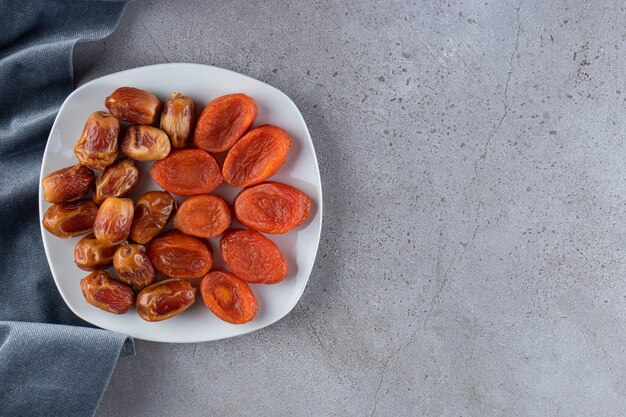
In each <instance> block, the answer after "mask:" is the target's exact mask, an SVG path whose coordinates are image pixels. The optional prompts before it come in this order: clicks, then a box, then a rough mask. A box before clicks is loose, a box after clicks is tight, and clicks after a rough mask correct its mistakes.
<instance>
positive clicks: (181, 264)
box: [148, 230, 213, 278]
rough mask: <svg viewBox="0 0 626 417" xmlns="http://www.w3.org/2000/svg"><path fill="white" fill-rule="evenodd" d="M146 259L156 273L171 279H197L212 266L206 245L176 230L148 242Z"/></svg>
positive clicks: (211, 255) (204, 242) (210, 255)
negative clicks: (147, 258) (148, 259)
mask: <svg viewBox="0 0 626 417" xmlns="http://www.w3.org/2000/svg"><path fill="white" fill-rule="evenodd" d="M148 257H149V258H150V262H152V266H154V268H155V269H156V270H157V271H159V272H160V273H162V274H163V275H165V276H168V277H171V278H199V277H201V276H203V275H204V274H206V273H207V272H209V270H210V269H211V266H212V265H213V252H212V251H211V248H210V247H209V245H208V243H207V242H206V241H203V240H200V239H198V238H197V237H193V236H189V235H186V234H184V233H182V232H179V231H178V230H173V231H171V232H168V233H165V234H164V235H161V236H158V237H156V238H155V239H154V240H153V241H152V242H150V246H149V247H148Z"/></svg>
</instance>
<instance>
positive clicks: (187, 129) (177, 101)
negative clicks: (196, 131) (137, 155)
mask: <svg viewBox="0 0 626 417" xmlns="http://www.w3.org/2000/svg"><path fill="white" fill-rule="evenodd" d="M195 123H196V105H195V104H194V102H193V100H192V99H190V98H189V97H185V96H183V95H182V94H181V93H172V95H171V96H170V98H168V99H167V101H166V102H165V105H164V106H163V113H161V129H163V130H164V131H165V133H167V136H169V137H170V141H172V147H173V148H177V149H180V148H186V147H187V146H189V145H190V144H191V139H192V135H193V128H194V125H195Z"/></svg>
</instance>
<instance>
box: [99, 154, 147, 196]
mask: <svg viewBox="0 0 626 417" xmlns="http://www.w3.org/2000/svg"><path fill="white" fill-rule="evenodd" d="M138 181H139V169H137V167H136V166H135V164H134V163H133V161H131V160H129V159H120V160H119V161H116V162H114V163H113V165H109V166H108V167H106V168H105V169H104V171H102V172H101V173H100V175H98V179H97V180H96V192H95V193H94V195H93V201H95V202H96V204H102V203H103V202H104V200H106V199H107V198H109V197H126V196H127V195H129V194H130V193H131V192H132V191H133V188H135V185H137V182H138Z"/></svg>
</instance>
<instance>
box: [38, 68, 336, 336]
mask: <svg viewBox="0 0 626 417" xmlns="http://www.w3.org/2000/svg"><path fill="white" fill-rule="evenodd" d="M163 67H196V68H203V69H204V68H210V69H211V70H214V71H218V72H219V71H223V72H226V73H229V74H231V75H235V76H237V77H244V78H247V79H249V80H252V81H254V82H257V83H261V84H264V85H265V86H267V87H269V88H271V89H272V90H274V91H275V92H276V93H278V94H279V95H281V96H283V98H285V99H286V101H287V102H288V103H289V105H291V106H293V108H294V109H295V110H296V113H297V114H298V117H299V119H300V122H302V125H303V126H304V131H305V139H306V140H307V141H308V143H309V144H310V145H311V149H312V150H313V162H314V163H315V168H316V170H315V173H314V175H315V176H316V177H317V182H318V184H319V186H318V187H316V188H318V192H319V201H318V202H317V213H318V215H319V226H318V227H317V233H316V235H317V238H316V242H315V252H314V253H313V261H312V263H311V267H310V268H309V270H308V271H307V273H306V280H305V282H304V285H302V288H301V289H300V290H299V291H297V292H298V293H297V296H293V295H292V296H291V298H290V299H291V305H289V306H288V308H287V309H286V310H285V314H283V315H282V316H280V317H278V318H276V319H273V320H272V321H270V322H268V323H267V324H265V325H264V326H262V327H259V328H257V329H248V330H245V331H242V332H241V333H238V334H236V335H232V336H219V337H213V338H211V337H209V338H202V337H200V338H197V339H194V340H187V339H185V340H182V339H168V340H163V339H160V338H152V337H138V336H133V335H131V334H128V336H130V337H133V338H134V339H138V340H146V341H150V342H158V343H204V342H213V341H218V340H224V339H231V338H235V337H239V336H243V335H246V334H249V333H253V332H256V331H259V330H262V329H265V328H266V327H269V326H271V325H273V324H274V323H276V322H278V321H280V320H282V319H283V318H285V317H286V316H287V315H289V314H290V313H291V311H292V310H293V309H294V308H295V306H296V305H297V304H298V302H299V301H300V299H301V298H302V295H303V294H304V291H305V289H306V287H307V285H308V283H309V279H310V278H311V273H312V272H313V268H314V267H315V262H316V260H317V254H318V252H319V244H320V240H321V236H322V224H323V220H324V215H323V200H324V199H323V189H322V179H321V174H320V169H319V162H318V160H317V152H316V150H315V144H314V143H313V139H312V138H311V133H310V132H309V127H308V125H307V123H306V121H305V120H304V116H303V115H302V112H301V111H300V109H299V108H298V106H296V104H295V103H294V102H293V100H292V99H291V97H289V96H288V95H287V94H285V93H284V92H283V91H281V90H280V89H278V88H276V87H274V86H273V85H270V84H268V83H266V82H264V81H261V80H258V79H256V78H253V77H250V76H248V75H245V74H241V73H239V72H236V71H232V70H229V69H226V68H221V67H217V66H214V65H206V64H197V63H189V62H168V63H161V64H153V65H145V66H140V67H134V68H128V69H125V70H122V71H117V72H112V73H110V74H106V75H103V76H101V77H98V78H94V79H93V80H90V81H88V82H86V83H85V84H83V85H81V86H80V87H78V88H76V89H75V90H73V91H72V92H71V93H70V94H69V95H68V96H67V97H66V98H65V100H63V103H62V104H61V107H59V110H58V111H57V114H56V116H55V118H54V122H53V124H52V127H51V128H50V131H49V133H48V139H47V140H46V146H45V149H44V152H43V155H42V157H41V168H40V171H39V184H38V185H39V192H38V206H39V229H40V231H41V241H42V243H43V246H44V253H45V255H46V260H47V261H48V268H49V269H50V273H51V275H52V278H53V280H54V284H55V285H56V288H57V291H58V292H59V293H60V294H61V298H62V299H63V302H64V303H65V305H66V306H67V307H68V308H69V309H70V310H71V311H72V313H74V314H75V315H76V316H77V317H78V318H80V319H81V320H83V321H85V322H86V323H89V324H90V325H92V326H95V327H97V328H99V329H104V330H107V331H111V332H116V333H120V332H119V331H117V330H110V329H107V328H104V327H101V326H99V325H97V324H95V323H92V322H91V321H89V320H87V319H86V318H84V317H83V316H82V315H81V314H79V313H78V311H76V310H75V309H74V307H73V306H72V305H71V303H70V302H68V296H67V295H66V294H65V293H64V291H63V289H62V286H61V285H60V284H59V280H58V278H57V274H56V273H55V270H54V269H55V268H54V266H53V263H52V261H51V259H50V255H49V251H48V244H47V242H46V239H45V238H44V236H45V234H46V233H48V232H47V230H46V229H45V228H44V227H43V224H42V220H43V215H44V213H45V211H46V210H47V209H46V208H45V207H44V205H45V203H46V202H45V200H44V199H43V186H42V180H43V178H44V166H45V164H44V162H45V160H46V156H47V154H48V147H49V146H50V139H51V136H52V132H54V131H55V128H56V127H57V123H58V122H59V115H60V114H61V112H62V110H63V109H64V108H65V106H66V104H67V102H68V101H69V100H70V99H71V98H72V97H73V96H74V95H76V94H77V93H79V92H80V91H82V90H84V89H86V88H88V87H89V86H90V85H91V84H94V83H96V82H98V81H100V80H102V79H104V78H107V77H112V76H114V75H115V76H118V75H123V74H125V73H130V72H137V71H142V70H149V69H155V68H163ZM46 175H47V174H46ZM233 326H235V325H233Z"/></svg>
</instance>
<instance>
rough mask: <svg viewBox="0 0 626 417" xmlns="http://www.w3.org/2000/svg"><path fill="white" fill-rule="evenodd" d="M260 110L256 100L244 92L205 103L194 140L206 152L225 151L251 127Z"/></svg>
mask: <svg viewBox="0 0 626 417" xmlns="http://www.w3.org/2000/svg"><path fill="white" fill-rule="evenodd" d="M257 114H258V110H257V106H256V103H255V101H254V100H253V99H252V98H251V97H248V96H247V95H245V94H241V93H239V94H228V95H225V96H221V97H218V98H216V99H215V100H213V101H212V102H210V103H209V104H207V105H206V107H205V108H204V110H202V113H201V114H200V117H199V118H198V124H197V126H196V130H195V132H194V136H193V143H194V144H195V145H196V146H197V147H198V148H200V149H204V150H205V151H207V152H224V151H227V150H229V149H230V148H232V147H233V145H234V144H235V143H236V142H237V141H238V140H239V139H240V138H241V137H242V136H243V135H244V133H246V132H247V131H248V129H250V126H252V124H253V123H254V121H255V120H256V117H257Z"/></svg>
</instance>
